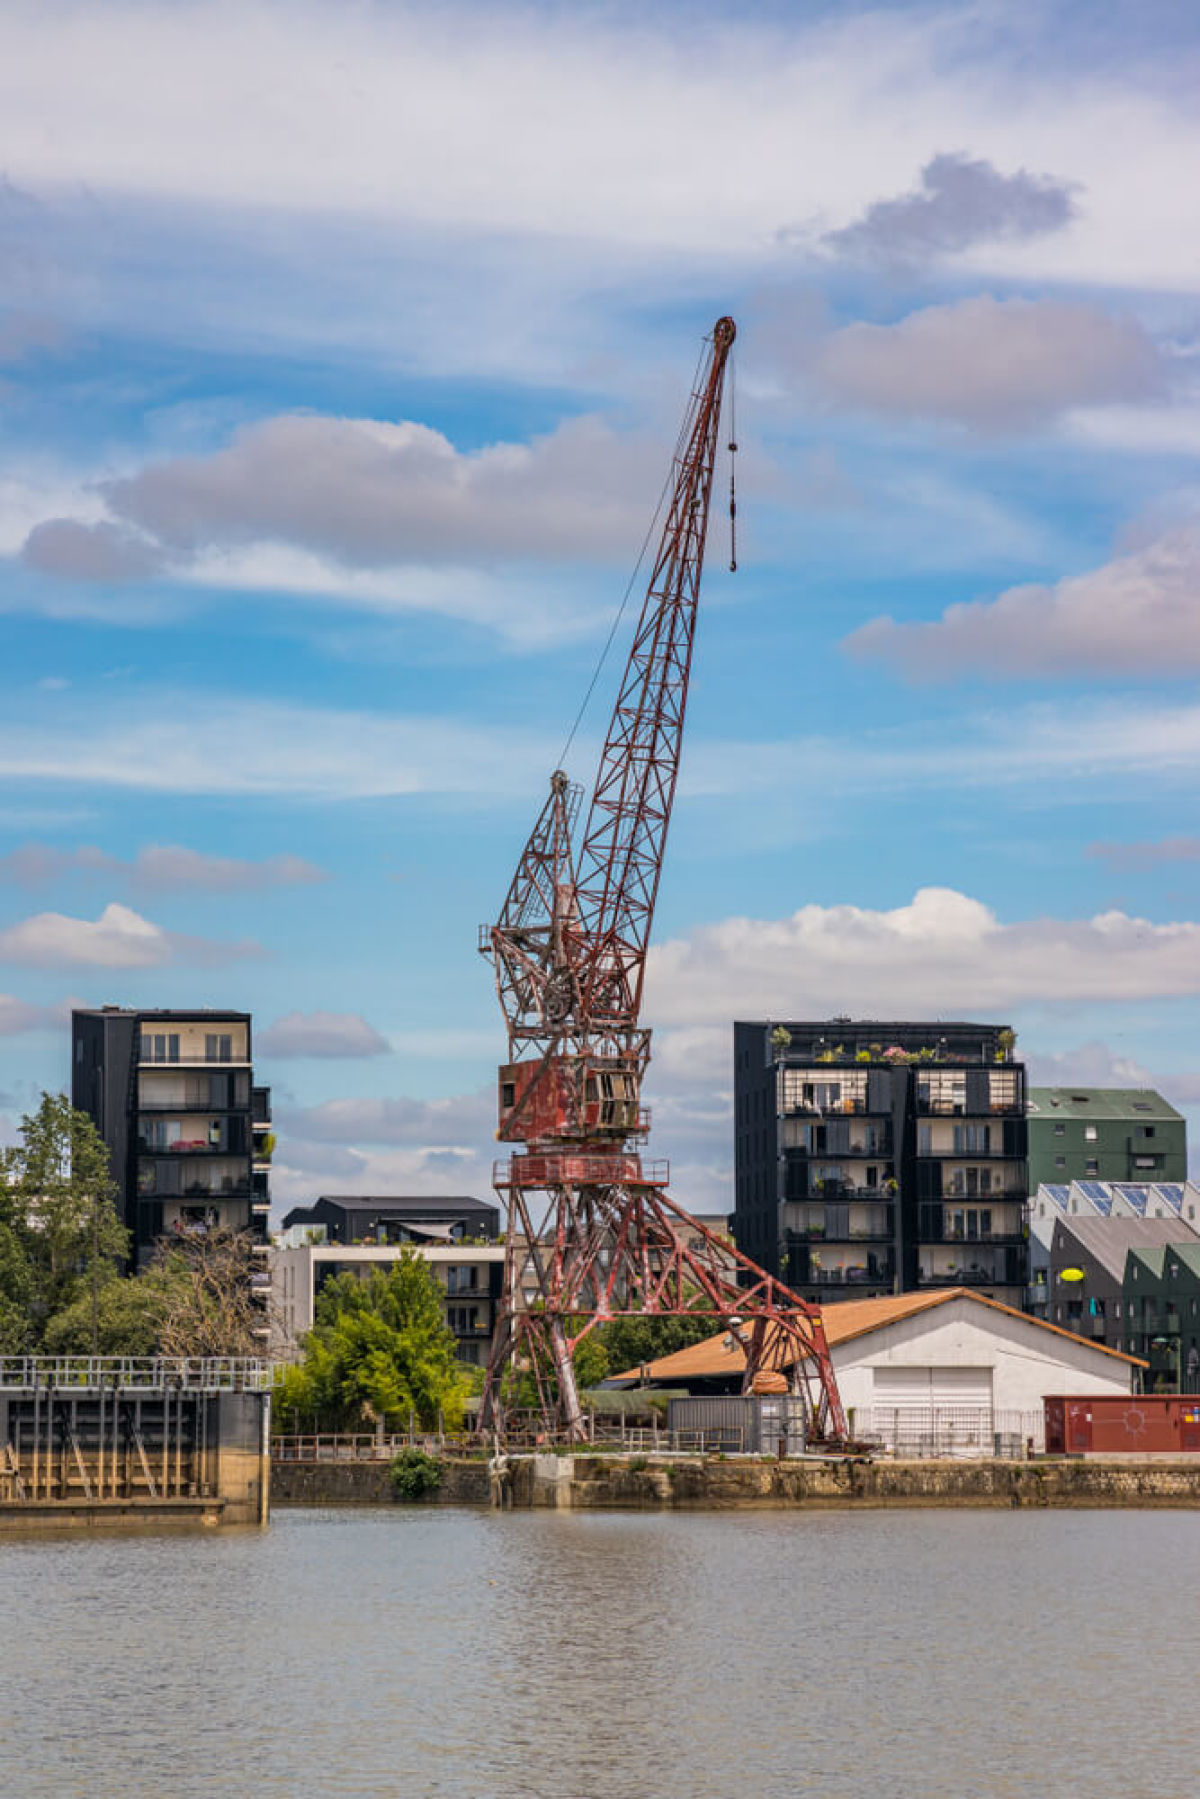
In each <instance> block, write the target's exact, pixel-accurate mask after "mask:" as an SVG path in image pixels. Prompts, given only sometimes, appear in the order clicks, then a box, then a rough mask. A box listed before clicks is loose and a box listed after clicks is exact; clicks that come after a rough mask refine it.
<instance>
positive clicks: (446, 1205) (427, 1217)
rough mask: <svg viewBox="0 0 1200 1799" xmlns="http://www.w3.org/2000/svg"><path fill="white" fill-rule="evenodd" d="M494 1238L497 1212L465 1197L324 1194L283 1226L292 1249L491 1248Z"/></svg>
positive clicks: (299, 1208)
mask: <svg viewBox="0 0 1200 1799" xmlns="http://www.w3.org/2000/svg"><path fill="white" fill-rule="evenodd" d="M499 1234H500V1213H499V1210H498V1209H497V1207H496V1206H494V1205H492V1204H490V1203H489V1202H488V1201H486V1200H482V1199H472V1198H471V1196H470V1195H469V1194H445V1193H434V1194H419V1193H393V1194H381V1195H379V1196H377V1197H374V1198H372V1197H370V1196H369V1195H362V1194H340V1195H339V1194H329V1195H323V1196H322V1197H321V1198H320V1199H316V1200H314V1201H313V1203H312V1204H311V1205H308V1206H293V1208H292V1210H291V1211H290V1212H289V1213H288V1215H287V1217H286V1218H285V1219H284V1221H283V1239H284V1241H285V1242H286V1243H288V1244H291V1245H295V1244H301V1243H304V1242H309V1243H346V1244H354V1243H359V1244H364V1243H439V1242H441V1243H461V1242H463V1241H464V1240H465V1239H474V1240H477V1241H482V1242H485V1243H491V1242H493V1241H494V1240H495V1239H496V1237H498V1236H499Z"/></svg>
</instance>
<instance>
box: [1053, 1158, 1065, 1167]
mask: <svg viewBox="0 0 1200 1799" xmlns="http://www.w3.org/2000/svg"><path fill="white" fill-rule="evenodd" d="M1066 1165H1067V1158H1066V1156H1055V1158H1054V1166H1055V1167H1056V1168H1065V1167H1066Z"/></svg>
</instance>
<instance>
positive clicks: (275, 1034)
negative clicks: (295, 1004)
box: [255, 1012, 391, 1059]
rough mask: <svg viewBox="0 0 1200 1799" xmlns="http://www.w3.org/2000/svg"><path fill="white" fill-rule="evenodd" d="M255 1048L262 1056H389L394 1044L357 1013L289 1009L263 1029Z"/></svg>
mask: <svg viewBox="0 0 1200 1799" xmlns="http://www.w3.org/2000/svg"><path fill="white" fill-rule="evenodd" d="M255 1046H256V1048H257V1050H258V1053H259V1054H260V1055H262V1056H274V1057H275V1058H277V1059H278V1058H286V1057H291V1056H318V1057H324V1058H343V1057H356V1056H386V1055H389V1054H390V1053H391V1046H390V1044H389V1043H388V1041H387V1038H386V1037H381V1036H380V1034H379V1032H378V1031H377V1030H376V1029H375V1027H374V1025H372V1024H368V1023H367V1020H366V1019H365V1018H362V1017H360V1016H359V1014H358V1013H357V1012H287V1013H285V1014H284V1016H283V1017H282V1018H277V1019H276V1020H275V1023H274V1024H273V1025H269V1026H268V1027H267V1029H266V1030H265V1031H260V1032H259V1033H258V1037H257V1039H256V1045H255Z"/></svg>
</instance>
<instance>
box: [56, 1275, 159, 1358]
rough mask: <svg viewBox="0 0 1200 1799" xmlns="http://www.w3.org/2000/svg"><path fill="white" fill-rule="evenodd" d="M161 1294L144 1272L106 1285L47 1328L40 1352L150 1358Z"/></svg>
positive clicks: (156, 1342)
mask: <svg viewBox="0 0 1200 1799" xmlns="http://www.w3.org/2000/svg"><path fill="white" fill-rule="evenodd" d="M164 1301H165V1294H164V1290H163V1285H162V1283H161V1282H160V1281H158V1280H156V1279H155V1278H154V1276H153V1274H152V1273H151V1272H149V1271H147V1272H146V1273H145V1274H140V1275H136V1276H133V1277H131V1278H130V1279H128V1280H123V1279H121V1278H120V1277H119V1276H118V1277H116V1278H114V1279H112V1280H109V1281H106V1282H105V1284H104V1285H103V1286H102V1287H101V1288H100V1291H99V1293H98V1295H97V1298H96V1307H95V1313H94V1314H93V1307H92V1296H91V1294H90V1293H88V1294H85V1295H84V1296H83V1298H82V1299H77V1300H76V1301H75V1303H74V1304H73V1305H69V1306H68V1307H67V1308H66V1310H65V1311H62V1312H57V1313H56V1314H55V1316H54V1317H53V1318H51V1319H50V1320H49V1322H48V1324H47V1325H46V1332H45V1337H44V1339H43V1344H42V1347H43V1348H44V1349H45V1351H46V1353H47V1355H90V1354H91V1353H93V1344H94V1345H95V1353H96V1354H97V1355H108V1356H153V1355H157V1354H158V1353H159V1335H160V1332H161V1330H162V1324H163V1316H164Z"/></svg>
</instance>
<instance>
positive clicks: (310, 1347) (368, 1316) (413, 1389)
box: [276, 1250, 466, 1430]
mask: <svg viewBox="0 0 1200 1799" xmlns="http://www.w3.org/2000/svg"><path fill="white" fill-rule="evenodd" d="M454 1352H455V1343H454V1337H453V1335H452V1334H451V1332H450V1331H449V1330H448V1329H447V1327H446V1324H445V1322H444V1320H443V1317H442V1299H441V1292H440V1289H439V1287H438V1285H437V1283H436V1281H435V1280H434V1277H433V1274H432V1273H431V1271H430V1268H429V1264H428V1263H427V1262H426V1261H425V1260H424V1259H423V1258H422V1257H421V1256H419V1255H417V1254H416V1253H415V1252H414V1251H412V1250H405V1251H403V1252H402V1254H401V1256H400V1259H399V1260H398V1261H397V1262H395V1263H394V1264H393V1265H392V1266H391V1267H390V1268H387V1269H383V1268H373V1269H372V1270H371V1272H370V1274H369V1275H368V1276H367V1277H366V1278H365V1279H361V1278H360V1277H359V1276H358V1275H357V1274H354V1273H345V1274H339V1275H336V1276H334V1278H333V1279H332V1280H330V1281H327V1282H326V1284H325V1286H324V1287H323V1288H322V1289H321V1292H320V1295H319V1297H318V1299H317V1305H316V1320H315V1323H314V1325H313V1329H312V1330H311V1331H310V1332H309V1334H308V1336H307V1337H306V1338H305V1341H304V1361H303V1362H302V1363H301V1364H300V1365H299V1367H298V1369H297V1370H296V1372H295V1375H294V1376H292V1377H289V1382H288V1384H287V1385H286V1386H285V1387H284V1389H283V1390H282V1391H281V1392H280V1393H279V1394H278V1395H277V1397H276V1411H277V1413H278V1415H279V1417H280V1420H281V1429H293V1430H299V1429H302V1428H304V1427H305V1426H307V1428H309V1429H312V1428H314V1427H315V1426H316V1425H317V1423H318V1421H319V1427H320V1428H323V1429H339V1430H343V1429H344V1430H355V1429H361V1428H362V1427H363V1426H364V1425H371V1424H374V1423H376V1422H377V1421H378V1420H379V1419H384V1420H385V1421H386V1420H388V1419H391V1420H392V1422H393V1423H394V1424H395V1425H398V1426H400V1427H401V1428H403V1427H405V1426H407V1424H408V1421H409V1418H410V1417H415V1418H416V1419H417V1421H418V1423H420V1424H421V1425H422V1426H423V1427H424V1428H426V1429H430V1428H432V1427H433V1426H434V1425H435V1424H436V1422H437V1416H438V1413H439V1412H441V1414H442V1418H443V1421H444V1423H445V1425H446V1428H447V1429H450V1430H454V1429H457V1428H458V1427H459V1426H460V1425H461V1423H462V1417H463V1400H464V1398H465V1396H466V1382H465V1380H464V1379H463V1376H462V1371H461V1370H460V1368H459V1366H458V1364H457V1363H456V1361H455V1359H454Z"/></svg>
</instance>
